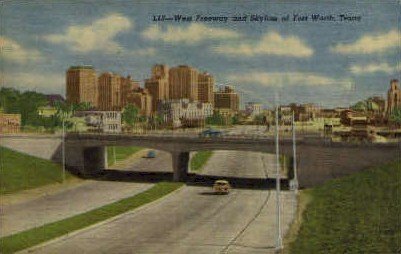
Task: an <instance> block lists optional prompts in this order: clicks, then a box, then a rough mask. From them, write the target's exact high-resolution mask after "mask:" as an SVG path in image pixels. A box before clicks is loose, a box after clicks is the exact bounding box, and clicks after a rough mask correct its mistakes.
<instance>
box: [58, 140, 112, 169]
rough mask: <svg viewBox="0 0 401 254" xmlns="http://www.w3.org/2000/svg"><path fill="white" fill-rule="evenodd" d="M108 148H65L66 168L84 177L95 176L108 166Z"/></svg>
mask: <svg viewBox="0 0 401 254" xmlns="http://www.w3.org/2000/svg"><path fill="white" fill-rule="evenodd" d="M106 158H107V156H106V147H102V146H99V147H81V146H66V147H65V164H66V167H67V168H69V169H72V170H73V171H77V173H80V174H82V175H87V176H88V175H95V174H96V173H99V172H101V171H102V170H103V169H105V168H106V166H107V161H106Z"/></svg>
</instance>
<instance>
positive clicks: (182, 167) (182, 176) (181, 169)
mask: <svg viewBox="0 0 401 254" xmlns="http://www.w3.org/2000/svg"><path fill="white" fill-rule="evenodd" d="M172 159H173V170H174V181H176V182H180V181H185V180H186V178H187V175H188V163H189V152H173V153H172Z"/></svg>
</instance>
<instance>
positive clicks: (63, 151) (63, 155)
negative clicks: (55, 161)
mask: <svg viewBox="0 0 401 254" xmlns="http://www.w3.org/2000/svg"><path fill="white" fill-rule="evenodd" d="M62 125H63V133H62V139H63V143H62V146H61V156H62V164H63V183H64V181H65V117H64V116H63V121H62Z"/></svg>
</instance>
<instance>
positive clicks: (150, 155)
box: [146, 150, 156, 158]
mask: <svg viewBox="0 0 401 254" xmlns="http://www.w3.org/2000/svg"><path fill="white" fill-rule="evenodd" d="M146 158H156V152H155V151H154V150H150V151H149V152H148V154H147V155H146Z"/></svg>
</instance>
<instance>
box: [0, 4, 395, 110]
mask: <svg viewBox="0 0 401 254" xmlns="http://www.w3.org/2000/svg"><path fill="white" fill-rule="evenodd" d="M178 5H179V2H177V3H175V4H167V3H166V2H162V1H160V2H156V3H154V4H153V5H151V6H149V5H141V4H139V3H136V4H134V3H132V4H131V3H130V4H127V3H124V4H114V5H107V4H99V5H96V6H94V5H90V3H80V4H76V5H63V4H61V3H60V4H56V3H52V4H46V3H44V2H38V3H27V4H25V5H18V4H15V3H5V4H4V5H3V7H2V8H3V11H2V13H3V14H4V20H7V24H6V25H7V26H6V28H7V29H3V33H2V37H1V40H2V54H4V58H3V59H4V60H3V64H2V65H3V72H4V79H3V81H2V82H3V85H4V86H6V87H16V88H19V89H23V90H25V89H29V90H37V91H41V92H46V93H60V94H63V95H65V93H64V86H65V81H64V74H65V70H66V69H67V68H68V66H70V65H81V64H90V65H93V66H94V67H95V68H96V69H98V70H99V71H101V72H103V71H112V72H116V73H120V74H121V75H122V76H127V75H129V74H130V75H132V76H133V77H134V79H135V80H140V81H141V82H142V83H141V86H144V84H143V81H144V80H145V79H147V78H149V77H150V76H151V74H150V71H149V70H150V67H151V66H153V65H154V64H157V63H164V64H167V65H168V66H178V65H182V64H186V65H190V66H194V67H195V68H197V69H198V70H200V71H204V70H207V71H208V72H210V73H211V74H212V75H213V76H214V78H215V83H216V84H227V83H230V84H232V85H233V86H234V87H235V88H236V90H237V91H239V92H240V93H241V94H242V95H243V97H244V101H257V102H261V103H263V104H266V105H267V106H271V105H272V103H274V100H275V94H276V93H277V94H278V97H279V101H280V104H287V103H290V102H296V103H306V102H311V103H316V104H319V105H322V106H325V107H333V106H349V105H350V104H352V103H355V102H357V101H359V100H361V99H364V98H367V97H370V96H374V95H381V96H383V97H385V95H386V91H387V88H388V82H389V80H391V79H399V78H400V75H399V49H400V47H399V43H398V41H399V28H398V27H397V24H398V22H399V20H398V19H399V17H397V12H398V11H399V8H400V5H399V4H397V3H396V2H395V1H387V2H384V3H381V4H380V5H379V4H374V3H369V2H365V3H359V4H356V5H352V6H350V5H345V4H341V3H338V4H337V3H327V4H322V5H319V6H318V7H316V6H313V4H312V3H311V2H306V3H304V4H302V5H301V4H291V3H288V4H280V5H273V4H272V5H269V4H264V3H252V4H250V5H249V7H248V6H247V7H246V9H247V10H249V13H250V14H251V13H261V12H266V13H268V14H271V15H276V16H280V15H283V14H287V13H289V14H294V13H304V14H310V13H325V12H328V10H330V13H333V14H339V13H345V12H346V13H349V14H355V15H360V16H361V17H362V19H361V21H359V22H329V21H326V22H315V23H313V22H297V23H294V22H293V23H291V24H285V23H279V22H278V23H272V22H270V23H269V22H266V23H249V22H248V23H235V24H233V23H230V22H227V23H222V22H187V23H182V22H181V23H179V22H170V23H168V22H154V21H152V16H153V15H155V14H158V13H163V14H187V15H194V16H195V15H196V14H199V13H201V14H204V13H210V14H219V13H220V14H236V12H235V8H234V5H230V4H227V3H225V4H224V3H223V2H221V3H213V4H205V3H197V4H193V5H181V6H180V8H178V9H177V6H178ZM82 7H90V8H82ZM372 7H374V8H372ZM32 10H35V11H32ZM384 13H386V15H384ZM55 16H57V17H58V20H54V19H53V18H52V17H55ZM16 18H18V20H17V19H16ZM19 19H21V20H19ZM23 24H26V25H23ZM28 24H29V25H28ZM172 34H174V36H171V35H172Z"/></svg>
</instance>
